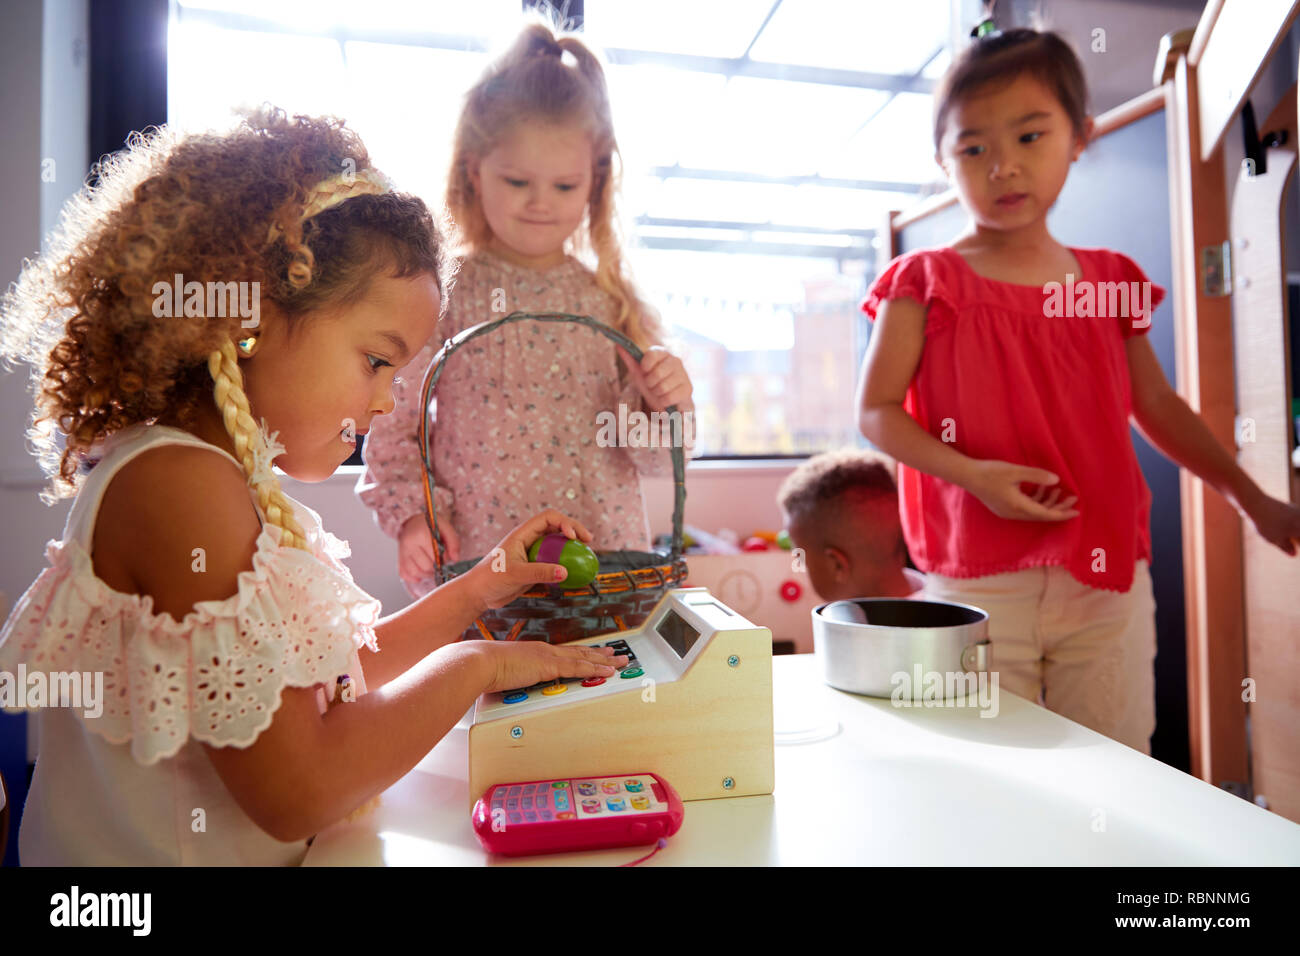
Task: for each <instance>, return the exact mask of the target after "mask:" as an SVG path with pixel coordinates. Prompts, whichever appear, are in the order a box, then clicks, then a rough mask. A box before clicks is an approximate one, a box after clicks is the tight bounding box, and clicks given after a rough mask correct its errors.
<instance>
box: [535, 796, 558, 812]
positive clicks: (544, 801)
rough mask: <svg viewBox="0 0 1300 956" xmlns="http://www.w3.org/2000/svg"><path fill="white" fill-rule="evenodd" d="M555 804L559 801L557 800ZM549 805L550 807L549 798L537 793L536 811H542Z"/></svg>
mask: <svg viewBox="0 0 1300 956" xmlns="http://www.w3.org/2000/svg"><path fill="white" fill-rule="evenodd" d="M556 802H557V803H558V802H559V801H558V800H557V801H556ZM550 805H551V804H550V798H549V797H548V796H547V795H546V794H544V793H539V794H538V795H537V809H538V810H540V809H542V808H543V807H548V806H550Z"/></svg>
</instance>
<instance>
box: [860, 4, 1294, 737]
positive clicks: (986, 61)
mask: <svg viewBox="0 0 1300 956" xmlns="http://www.w3.org/2000/svg"><path fill="white" fill-rule="evenodd" d="M1086 97H1087V91H1086V88H1085V84H1084V79H1083V72H1082V69H1081V68H1080V65H1079V61H1078V59H1077V58H1076V57H1075V55H1074V53H1073V51H1072V50H1070V48H1069V47H1068V46H1067V45H1066V44H1065V42H1064V41H1062V40H1061V39H1060V38H1059V37H1057V36H1056V35H1055V34H1051V33H1038V32H1036V31H1033V30H1025V29H1017V30H1011V31H1008V32H1006V33H1001V34H993V35H991V36H987V37H982V38H981V39H979V40H977V41H975V42H974V43H972V44H971V45H970V46H969V47H968V48H967V49H966V50H965V51H964V52H963V53H962V54H961V55H960V56H959V57H958V58H957V60H956V61H955V62H954V63H953V65H952V66H951V68H950V69H949V71H948V73H947V74H946V75H945V76H944V78H943V80H942V82H941V83H940V86H939V88H938V90H937V91H936V96H935V122H934V140H935V148H936V157H935V158H936V160H937V161H938V163H939V164H940V166H942V167H943V169H944V172H945V173H946V174H947V176H948V178H949V181H950V182H951V183H952V184H953V186H954V187H955V189H956V190H957V195H958V198H959V199H960V201H961V204H962V205H963V206H964V207H965V208H966V210H967V212H968V213H969V214H970V223H969V225H968V226H967V228H966V230H965V231H964V232H963V233H962V234H961V235H960V236H958V237H957V238H956V239H955V240H954V241H953V242H952V243H951V245H949V246H946V247H943V248H935V249H923V250H917V251H914V252H911V253H908V254H907V255H904V256H901V257H899V258H898V259H896V260H895V261H894V262H893V263H891V264H890V266H889V268H888V269H886V270H885V272H884V273H883V274H882V275H881V276H880V277H879V278H878V279H877V280H876V282H875V283H874V284H873V286H872V288H871V290H870V292H869V293H868V296H867V299H866V301H865V302H864V303H863V309H864V311H866V313H867V314H868V315H869V316H870V317H871V318H872V319H874V320H875V330H874V334H873V335H872V338H871V344H870V348H869V349H868V352H867V356H866V360H865V363H864V367H863V375H862V381H861V385H860V389H859V407H860V410H861V419H860V427H861V429H862V433H863V434H864V435H866V437H867V438H869V439H870V440H871V441H872V442H873V443H874V444H875V445H877V446H878V447H880V448H881V449H882V450H884V451H885V452H887V453H889V454H890V455H892V456H894V457H895V458H897V459H898V460H899V462H900V474H899V498H900V507H901V511H902V519H903V529H904V534H905V536H906V539H907V544H908V547H909V549H910V551H911V554H912V557H913V559H914V560H915V561H916V563H917V565H918V566H919V567H920V568H921V569H922V570H924V571H926V572H928V583H927V593H929V594H932V595H934V596H936V597H942V598H944V599H946V600H957V601H961V602H964V603H970V604H975V605H977V606H979V607H982V608H984V609H985V610H987V611H988V612H989V616H990V621H989V627H990V638H991V639H992V640H993V643H994V647H995V652H996V660H997V667H998V672H999V676H1000V680H1001V683H1002V685H1003V686H1005V687H1006V688H1007V689H1009V690H1011V691H1013V692H1014V693H1018V694H1021V695H1022V696H1025V697H1028V698H1029V699H1030V700H1039V695H1040V691H1041V692H1042V693H1043V695H1044V697H1045V701H1044V702H1045V703H1046V705H1047V706H1048V707H1049V708H1051V709H1052V710H1054V711H1056V712H1058V713H1061V714H1064V715H1065V716H1067V717H1070V718H1071V719H1073V720H1076V721H1078V722H1079V723H1082V724H1084V725H1085V726H1088V727H1091V728H1093V729H1094V730H1097V731H1099V732H1100V733H1104V734H1107V735H1108V736H1111V737H1114V738H1115V739H1117V740H1120V741H1121V742H1123V743H1126V744H1128V745H1129V746H1131V747H1134V748H1135V749H1138V750H1142V751H1143V752H1147V753H1149V752H1150V751H1149V747H1150V736H1151V732H1152V731H1153V730H1154V728H1155V704H1154V677H1153V672H1152V660H1153V658H1154V656H1155V622H1154V608H1155V604H1154V600H1153V598H1152V594H1151V581H1150V577H1149V575H1148V572H1147V563H1148V562H1149V560H1150V557H1151V542H1150V531H1149V529H1148V523H1149V522H1148V515H1149V510H1150V502H1151V495H1150V492H1149V491H1148V489H1147V486H1146V482H1145V481H1144V480H1143V478H1142V473H1141V471H1140V469H1139V468H1138V463H1137V458H1136V456H1135V454H1134V451H1133V446H1132V443H1131V441H1130V439H1129V419H1130V416H1131V417H1132V418H1133V420H1134V421H1135V423H1136V424H1137V426H1138V427H1139V428H1140V429H1141V430H1142V432H1143V434H1144V436H1145V437H1146V438H1147V440H1148V441H1150V442H1151V443H1152V444H1153V445H1154V446H1155V447H1156V448H1158V449H1159V450H1160V451H1161V452H1163V453H1164V454H1165V455H1166V456H1168V457H1169V458H1170V459H1171V460H1173V461H1175V462H1177V463H1178V464H1180V465H1183V466H1184V467H1186V468H1188V469H1189V470H1191V471H1192V472H1194V473H1195V474H1196V475H1198V476H1199V477H1201V478H1202V479H1203V480H1205V481H1206V482H1207V483H1209V484H1210V485H1212V486H1213V487H1215V488H1216V489H1218V491H1219V492H1220V493H1221V494H1223V495H1224V496H1225V497H1226V498H1227V499H1228V500H1229V501H1231V502H1232V503H1233V504H1234V505H1235V506H1236V507H1237V508H1238V509H1240V510H1241V511H1242V512H1244V514H1245V515H1246V516H1247V517H1249V518H1250V520H1251V521H1252V522H1254V524H1255V527H1256V529H1257V530H1258V531H1259V533H1260V534H1261V535H1263V536H1264V537H1265V538H1266V539H1268V540H1269V541H1271V542H1272V543H1274V544H1275V545H1277V546H1278V547H1279V548H1281V549H1283V550H1284V551H1286V552H1287V553H1288V554H1292V555H1294V554H1295V553H1296V544H1297V542H1300V510H1298V509H1296V508H1294V507H1292V506H1291V505H1289V504H1286V503H1284V502H1281V501H1276V500H1274V499H1272V498H1269V497H1268V496H1267V495H1265V494H1264V493H1263V492H1262V491H1261V490H1260V489H1259V487H1258V486H1257V485H1255V483H1254V482H1252V481H1251V480H1250V478H1249V477H1248V476H1247V475H1246V474H1245V473H1244V472H1242V470H1241V469H1240V468H1238V467H1237V465H1236V463H1235V462H1234V460H1233V458H1232V456H1231V455H1230V454H1229V453H1228V452H1227V451H1225V450H1224V449H1223V448H1222V447H1221V446H1220V445H1219V444H1218V443H1217V442H1216V441H1215V439H1214V437H1213V436H1212V435H1211V434H1210V431H1209V430H1208V429H1207V428H1206V427H1205V425H1204V424H1203V423H1202V422H1201V420H1200V419H1199V418H1198V417H1197V416H1196V414H1195V413H1194V412H1192V410H1191V409H1190V408H1188V407H1187V405H1186V404H1185V403H1184V402H1183V401H1182V399H1180V398H1179V397H1178V395H1177V394H1176V393H1175V392H1174V391H1173V390H1172V389H1171V388H1170V386H1169V384H1168V382H1167V381H1166V380H1165V377H1164V374H1163V373H1162V371H1161V369H1160V365H1159V363H1158V362H1157V360H1156V357H1155V354H1154V352H1153V351H1152V349H1151V346H1150V344H1149V343H1148V341H1147V339H1146V332H1147V330H1148V329H1149V327H1150V321H1151V311H1152V310H1153V309H1154V308H1155V307H1156V306H1157V305H1159V303H1160V301H1161V299H1162V298H1163V297H1164V290H1163V289H1160V288H1159V287H1156V286H1153V285H1152V283H1150V282H1149V281H1148V280H1147V278H1146V276H1145V275H1144V274H1143V273H1142V270H1141V269H1140V268H1138V266H1137V265H1136V264H1135V263H1134V262H1133V261H1132V260H1131V259H1129V258H1128V257H1127V256H1124V255H1122V254H1120V253H1117V252H1111V251H1108V250H1105V249H1075V248H1069V247H1066V246H1063V245H1061V243H1059V242H1057V241H1056V240H1055V239H1054V238H1052V236H1051V235H1050V234H1049V233H1048V231H1047V223H1046V217H1047V212H1048V210H1049V209H1051V208H1052V204H1053V203H1054V202H1055V201H1056V197H1057V195H1058V194H1059V193H1060V191H1061V188H1062V186H1064V184H1065V178H1066V175H1067V173H1068V171H1069V167H1070V163H1072V162H1073V161H1074V160H1075V159H1077V158H1078V156H1079V154H1080V152H1081V151H1082V150H1083V148H1084V146H1085V145H1086V143H1087V142H1088V139H1089V138H1090V136H1091V133H1092V120H1091V119H1090V118H1089V117H1088V116H1087V115H1086V111H1085V101H1086Z"/></svg>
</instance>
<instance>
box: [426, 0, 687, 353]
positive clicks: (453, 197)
mask: <svg viewBox="0 0 1300 956" xmlns="http://www.w3.org/2000/svg"><path fill="white" fill-rule="evenodd" d="M566 53H567V54H569V55H570V56H571V57H572V58H573V61H574V63H573V65H570V64H568V63H566V62H565V61H564V55H565V54H566ZM524 119H528V120H541V121H543V122H548V123H557V124H561V123H577V124H579V125H581V126H582V127H583V128H584V129H585V130H586V132H587V134H588V135H589V136H590V137H591V148H592V183H591V198H590V199H589V200H588V203H587V221H586V223H585V224H584V225H583V226H582V227H580V228H579V229H578V231H577V232H576V233H575V234H574V243H573V246H574V250H575V251H577V252H586V251H590V252H591V253H592V254H594V255H595V259H596V270H595V271H596V284H597V285H599V286H600V288H602V289H604V290H605V291H606V292H608V293H609V294H610V295H611V296H613V297H614V299H615V301H616V302H617V303H618V307H619V314H618V319H617V327H618V329H619V330H620V331H622V332H625V333H626V334H627V335H628V336H629V337H630V338H631V339H632V340H633V341H634V342H636V343H637V344H638V345H640V346H642V347H643V348H644V347H646V346H649V345H658V344H660V343H662V342H663V341H664V329H663V325H662V323H661V322H660V319H659V316H658V314H657V313H656V312H655V311H654V310H653V309H652V308H650V306H649V305H647V304H646V303H645V302H644V301H643V300H642V299H641V298H640V297H639V296H638V295H637V293H636V289H635V288H634V286H633V284H632V281H631V279H630V278H629V277H628V275H627V270H626V266H625V264H624V262H623V250H622V241H621V237H620V235H619V230H618V225H617V221H618V217H617V214H616V211H615V198H616V196H617V194H618V185H619V176H620V172H621V169H620V167H621V157H620V156H619V152H618V143H617V141H616V140H615V139H614V123H613V119H612V118H611V115H610V108H609V90H608V87H607V86H606V83H605V71H604V69H603V68H602V67H601V65H600V60H599V59H597V57H596V55H595V54H594V53H593V52H592V51H591V50H590V49H589V48H588V47H587V46H586V45H585V44H583V42H582V41H581V40H579V39H578V38H577V36H575V35H572V34H568V33H563V32H561V31H557V30H555V29H553V28H552V27H551V26H550V25H549V24H548V23H547V22H546V21H545V19H544V18H543V17H542V16H541V15H539V14H534V15H533V17H532V21H531V22H529V23H528V24H527V25H526V26H525V27H524V29H523V30H522V31H521V32H520V34H519V36H518V38H517V39H516V40H515V42H514V43H513V44H512V45H511V46H510V47H509V48H508V49H507V50H506V51H505V52H504V53H503V54H501V55H500V56H498V57H497V58H496V59H495V60H493V61H492V63H491V64H490V65H489V66H488V68H487V69H486V70H485V71H484V73H483V75H482V76H481V77H480V78H479V81H478V82H477V83H475V84H474V86H472V87H471V88H470V89H469V91H468V92H467V93H466V94H465V102H464V105H463V106H462V108H461V113H460V119H459V120H458V121H457V123H456V134H455V138H454V140H453V142H452V151H451V155H452V158H451V169H450V171H449V172H448V175H447V196H446V206H447V212H448V214H449V215H450V217H451V218H452V219H453V220H454V221H455V229H456V233H455V235H456V240H457V246H458V251H460V252H461V253H462V254H463V253H473V252H475V251H477V250H480V249H482V248H484V247H485V246H486V245H487V244H488V242H489V241H490V240H491V238H492V231H491V229H490V227H489V226H488V222H487V219H486V218H485V217H484V215H483V206H482V203H481V201H480V198H479V196H478V195H477V194H476V192H475V190H474V183H473V180H472V178H471V172H472V170H473V169H474V168H475V167H476V166H477V165H478V163H479V162H480V161H482V159H483V157H484V156H486V155H487V154H488V153H490V152H491V151H492V150H493V149H494V148H495V147H496V146H497V145H498V144H499V143H500V142H501V141H502V140H503V139H505V138H506V137H507V136H508V135H509V134H510V132H511V131H512V130H513V129H514V128H515V126H516V124H518V123H519V122H520V121H521V120H524Z"/></svg>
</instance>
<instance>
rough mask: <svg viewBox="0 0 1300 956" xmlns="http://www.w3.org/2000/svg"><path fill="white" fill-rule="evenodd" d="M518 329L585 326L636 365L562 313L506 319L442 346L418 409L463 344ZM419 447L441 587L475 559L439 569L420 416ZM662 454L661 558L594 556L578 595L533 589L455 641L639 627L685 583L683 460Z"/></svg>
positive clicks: (574, 635) (677, 448) (619, 337)
mask: <svg viewBox="0 0 1300 956" xmlns="http://www.w3.org/2000/svg"><path fill="white" fill-rule="evenodd" d="M524 321H531V322H571V323H577V324H579V325H585V326H587V327H588V328H591V329H594V330H595V331H597V332H599V333H601V334H602V335H604V336H605V337H606V338H609V339H611V340H613V341H614V342H616V343H618V344H619V345H621V346H622V347H623V348H624V349H626V350H627V351H628V353H629V354H630V355H631V356H632V357H633V358H634V359H636V360H637V361H640V360H641V356H642V351H641V349H640V348H639V347H638V346H637V345H636V343H634V342H633V341H632V340H631V339H629V338H628V337H627V336H625V335H623V334H622V333H621V332H618V331H616V330H614V329H612V328H610V327H609V326H608V325H605V324H604V323H603V322H599V321H597V320H596V319H594V318H592V317H591V316H585V315H570V314H569V313H566V312H513V313H511V314H510V315H507V316H503V317H502V318H499V319H492V320H490V321H487V322H481V323H479V324H478V325H475V326H472V327H471V328H468V329H465V330H464V331H463V332H461V333H459V334H458V335H456V336H455V337H454V338H451V339H449V340H448V341H447V342H445V343H444V344H443V346H442V348H441V349H440V350H439V351H438V354H437V355H435V356H434V359H433V364H432V365H431V366H430V368H429V371H428V372H427V373H426V374H425V377H424V384H423V386H422V388H421V390H420V392H421V398H420V401H421V404H420V407H421V408H423V409H428V407H429V403H430V401H431V400H432V398H433V392H434V386H436V385H437V383H438V378H439V377H440V376H441V375H442V369H443V366H444V365H445V364H446V362H447V359H449V358H450V357H451V355H452V353H454V352H455V351H456V350H457V349H459V348H460V347H461V346H463V345H464V344H465V343H466V342H468V341H470V340H471V339H475V338H478V337H479V336H480V335H488V334H489V333H491V332H494V331H496V330H497V329H499V328H500V327H501V326H503V325H508V324H510V323H513V322H524ZM667 411H668V412H669V413H670V414H671V413H674V412H677V411H678V409H677V406H675V405H672V406H669V407H668V409H667ZM593 424H594V423H593ZM419 439H420V459H421V463H422V465H423V468H424V501H425V520H426V521H427V522H428V525H429V531H430V533H431V534H432V535H433V541H434V547H433V555H434V567H435V579H436V580H437V582H438V583H439V584H442V583H444V582H445V581H448V580H450V579H451V578H454V577H456V576H457V575H458V574H463V573H465V572H466V571H468V570H469V569H470V568H472V567H474V565H476V564H477V563H478V562H479V561H481V560H482V558H481V557H479V558H469V559H467V560H462V561H457V562H455V563H454V564H447V563H446V562H445V556H444V554H443V543H442V536H441V535H440V534H439V533H438V518H437V514H436V513H435V511H434V507H433V500H434V497H433V491H434V477H433V460H432V457H431V455H430V448H429V416H428V414H427V413H426V414H423V415H421V416H420V430H419ZM670 451H671V454H672V460H673V534H672V547H671V549H670V550H669V551H667V552H662V551H600V552H597V557H598V558H599V560H600V569H601V571H600V574H598V575H597V576H596V579H595V580H594V581H592V583H591V584H589V585H587V586H586V587H585V588H573V589H567V590H566V589H561V588H559V587H550V586H546V585H538V586H537V587H534V588H531V589H530V590H528V591H525V592H524V593H523V595H521V596H520V597H518V598H516V599H515V600H514V601H513V602H512V603H510V604H508V605H506V606H505V607H502V608H497V609H495V610H492V611H489V612H488V613H486V614H484V615H483V616H482V617H480V618H478V619H477V620H476V621H475V622H474V624H473V626H471V627H470V628H468V629H467V630H466V631H465V633H464V635H462V636H463V638H486V639H488V640H506V641H518V640H537V641H549V642H551V643H552V644H560V643H563V642H565V641H575V640H579V639H581V638H585V637H595V636H598V635H600V634H608V633H609V632H611V631H619V630H624V629H625V628H630V627H635V626H636V625H638V624H640V623H641V622H642V621H644V620H645V619H646V618H647V617H648V616H649V615H650V612H651V611H653V610H654V608H655V605H656V604H658V603H659V599H660V598H661V597H663V595H664V592H665V591H667V590H668V589H669V588H673V587H677V586H679V585H680V584H681V583H682V582H683V581H684V580H685V578H686V562H685V561H684V560H682V517H683V513H684V510H685V506H686V464H685V456H684V455H683V452H682V448H681V443H680V442H677V441H674V442H672V447H671V449H670Z"/></svg>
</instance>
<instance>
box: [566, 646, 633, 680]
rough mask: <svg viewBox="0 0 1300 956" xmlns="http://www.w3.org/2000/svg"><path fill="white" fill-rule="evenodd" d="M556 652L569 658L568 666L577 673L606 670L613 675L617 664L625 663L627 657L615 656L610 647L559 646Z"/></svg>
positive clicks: (623, 655) (622, 655)
mask: <svg viewBox="0 0 1300 956" xmlns="http://www.w3.org/2000/svg"><path fill="white" fill-rule="evenodd" d="M556 651H558V652H562V653H563V656H565V657H567V658H569V659H570V663H569V666H570V667H576V668H578V670H579V671H582V670H587V669H590V670H591V671H599V672H604V671H606V670H608V671H609V672H610V673H613V672H614V670H615V666H616V665H617V664H619V663H626V662H627V655H626V654H618V655H615V654H614V649H613V648H612V647H565V646H560V647H557V648H556Z"/></svg>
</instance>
